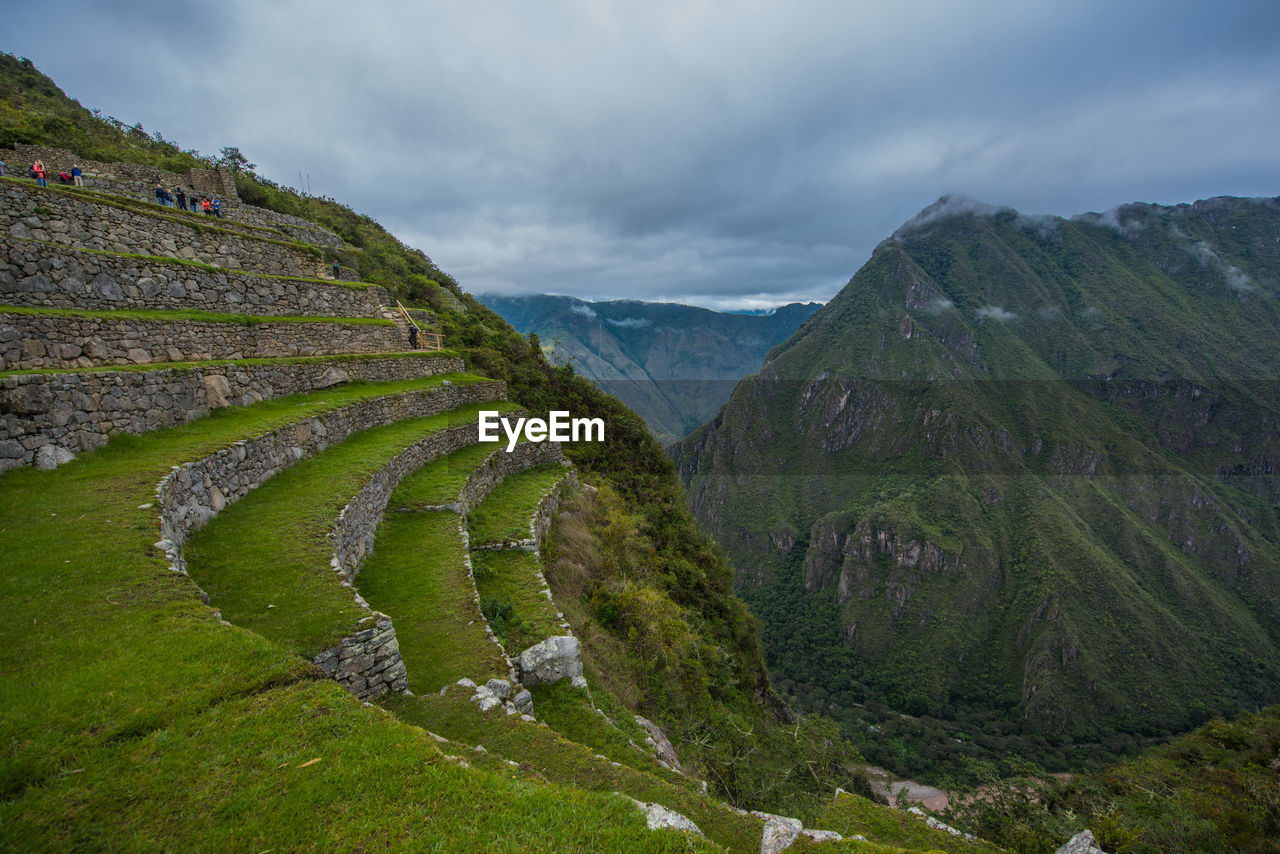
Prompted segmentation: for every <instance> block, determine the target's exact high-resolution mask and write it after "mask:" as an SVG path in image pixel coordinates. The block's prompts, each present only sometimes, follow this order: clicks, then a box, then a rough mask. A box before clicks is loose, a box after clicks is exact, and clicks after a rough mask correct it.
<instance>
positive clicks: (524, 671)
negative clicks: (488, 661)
mask: <svg viewBox="0 0 1280 854" xmlns="http://www.w3.org/2000/svg"><path fill="white" fill-rule="evenodd" d="M515 665H516V672H517V674H518V676H519V679H520V682H521V683H523V684H525V685H551V684H553V683H555V682H559V681H560V680H561V679H569V680H571V681H572V682H573V683H574V685H575V686H578V687H586V681H585V680H584V679H583V677H582V646H581V645H580V644H579V643H578V639H577V638H576V637H574V636H573V635H556V636H554V637H549V638H547V639H546V640H544V641H542V642H541V643H536V644H534V645H533V646H531V647H529V648H528V649H526V650H525V651H523V652H521V653H520V655H519V657H518V658H517V659H516V661H515Z"/></svg>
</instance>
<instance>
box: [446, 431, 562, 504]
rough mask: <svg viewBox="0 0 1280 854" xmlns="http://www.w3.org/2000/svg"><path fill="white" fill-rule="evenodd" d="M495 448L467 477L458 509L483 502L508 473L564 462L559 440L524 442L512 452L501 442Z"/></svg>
mask: <svg viewBox="0 0 1280 854" xmlns="http://www.w3.org/2000/svg"><path fill="white" fill-rule="evenodd" d="M507 417H508V418H511V417H512V414H511V413H508V414H507ZM494 447H495V449H496V450H495V451H494V452H493V453H492V454H490V455H489V456H488V457H486V458H485V461H484V462H483V463H481V464H480V465H478V466H476V470H475V471H474V472H473V473H472V474H471V476H470V477H469V478H467V484H466V486H464V487H462V491H461V492H460V493H459V494H458V505H457V507H456V508H455V509H457V510H460V511H462V512H466V511H467V510H468V509H470V508H471V507H474V506H475V505H477V504H479V503H480V502H481V501H484V499H485V496H487V495H488V494H489V493H490V492H491V491H492V490H493V488H494V487H495V486H497V485H498V484H500V483H502V481H503V479H504V478H506V477H507V475H512V474H517V473H519V472H522V471H525V470H526V469H531V468H533V467H534V466H540V465H545V464H547V463H558V462H563V461H564V453H563V451H562V450H561V447H560V443H559V442H521V443H520V444H518V445H516V446H515V448H514V449H513V450H512V452H511V453H509V454H508V453H507V451H506V446H505V445H503V444H501V443H498V444H496V445H495V446H494Z"/></svg>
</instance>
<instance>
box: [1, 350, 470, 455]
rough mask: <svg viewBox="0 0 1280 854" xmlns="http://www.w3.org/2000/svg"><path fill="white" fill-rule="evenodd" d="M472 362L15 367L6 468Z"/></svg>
mask: <svg viewBox="0 0 1280 854" xmlns="http://www.w3.org/2000/svg"><path fill="white" fill-rule="evenodd" d="M462 370H463V365H462V360H461V359H459V358H457V357H456V356H449V355H437V354H429V353H422V352H417V353H386V354H375V355H372V356H349V355H343V356H312V357H301V358H293V359H250V360H239V361H222V362H213V363H210V362H199V363H195V362H185V363H184V362H178V363H173V364H167V365H164V366H156V367H148V368H138V369H134V370H123V369H115V368H98V369H87V370H81V371H73V372H67V373H52V372H50V373H44V372H42V373H24V374H9V375H5V376H0V470H3V469H4V468H10V467H13V466H17V465H23V464H25V465H30V464H32V463H34V462H35V460H36V457H37V455H38V454H40V453H41V449H42V448H49V449H54V452H55V453H56V452H60V451H65V452H70V453H72V454H81V453H85V452H86V451H92V450H94V449H95V448H98V447H101V446H102V445H103V444H105V443H106V442H107V440H108V439H110V438H111V437H112V436H114V435H115V434H116V433H135V434H141V433H146V432H149V431H151V430H157V429H161V428H164V427H171V426H174V425H177V424H185V423H187V422H189V421H193V420H195V419H197V418H203V417H204V416H206V415H208V414H209V413H210V412H211V411H213V410H214V409H217V408H219V407H223V406H228V405H232V406H235V405H248V404H251V403H255V402H257V401H259V400H273V399H275V398H278V397H285V396H287V395H291V394H300V393H306V392H311V391H316V390H319V389H324V388H329V387H331V386H334V385H337V384H339V383H344V382H350V381H361V382H374V383H376V382H395V381H402V380H410V379H416V378H421V377H430V376H436V375H438V374H446V373H460V372H461V371H462ZM45 453H46V455H47V454H48V453H50V451H46V452H45Z"/></svg>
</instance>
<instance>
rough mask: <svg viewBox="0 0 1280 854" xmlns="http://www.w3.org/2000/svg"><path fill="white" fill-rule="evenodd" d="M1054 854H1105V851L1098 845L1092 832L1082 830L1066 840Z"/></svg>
mask: <svg viewBox="0 0 1280 854" xmlns="http://www.w3.org/2000/svg"><path fill="white" fill-rule="evenodd" d="M1054 854H1107V852H1105V851H1103V850H1102V846H1100V845H1098V842H1097V840H1095V839H1094V838H1093V834H1092V833H1090V832H1089V831H1087V830H1082V831H1080V832H1079V833H1077V834H1076V835H1075V836H1073V837H1071V838H1070V839H1069V840H1067V841H1066V842H1065V843H1064V844H1063V845H1062V847H1061V848H1059V849H1058V850H1057V851H1055V852H1054Z"/></svg>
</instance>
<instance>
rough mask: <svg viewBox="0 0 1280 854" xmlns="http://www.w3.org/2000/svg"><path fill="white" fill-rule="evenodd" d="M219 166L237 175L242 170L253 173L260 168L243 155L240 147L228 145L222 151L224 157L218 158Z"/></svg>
mask: <svg viewBox="0 0 1280 854" xmlns="http://www.w3.org/2000/svg"><path fill="white" fill-rule="evenodd" d="M218 165H219V166H226V167H228V168H229V169H231V171H232V172H235V173H237V174H238V173H239V172H240V170H241V169H243V170H244V171H246V172H252V171H253V170H254V169H256V168H258V164H257V163H250V162H249V158H247V157H245V156H244V155H243V154H241V153H240V149H239V147H237V146H234V145H228V146H227V147H226V148H223V149H222V157H220V158H218Z"/></svg>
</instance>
